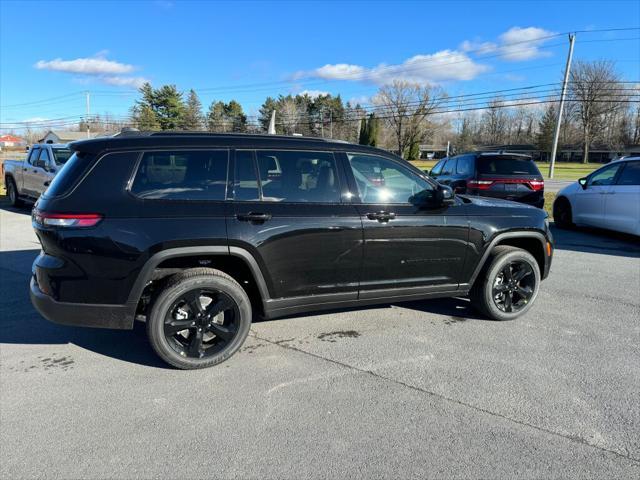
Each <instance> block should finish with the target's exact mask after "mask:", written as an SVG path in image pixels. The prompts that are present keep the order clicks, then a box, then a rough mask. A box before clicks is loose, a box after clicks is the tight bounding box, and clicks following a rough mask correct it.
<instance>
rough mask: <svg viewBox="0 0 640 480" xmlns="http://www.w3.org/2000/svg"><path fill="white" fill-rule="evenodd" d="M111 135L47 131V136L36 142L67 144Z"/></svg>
mask: <svg viewBox="0 0 640 480" xmlns="http://www.w3.org/2000/svg"><path fill="white" fill-rule="evenodd" d="M109 135H111V134H110V133H104V132H98V133H90V134H89V135H87V132H68V131H62V130H49V131H48V132H47V134H46V135H45V136H44V137H42V138H41V139H40V140H38V143H69V142H75V141H76V140H86V139H87V138H96V137H107V136H109Z"/></svg>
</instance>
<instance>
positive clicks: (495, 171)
mask: <svg viewBox="0 0 640 480" xmlns="http://www.w3.org/2000/svg"><path fill="white" fill-rule="evenodd" d="M476 163H477V165H478V173H479V174H480V175H538V176H539V175H540V170H538V167H536V164H535V163H533V160H531V159H528V158H526V157H525V158H523V157H509V156H508V155H500V156H495V157H492V156H488V155H487V156H481V157H478V159H477V161H476Z"/></svg>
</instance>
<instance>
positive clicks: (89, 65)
mask: <svg viewBox="0 0 640 480" xmlns="http://www.w3.org/2000/svg"><path fill="white" fill-rule="evenodd" d="M108 53H109V51H108V50H101V51H99V52H98V53H96V54H95V55H94V56H93V57H86V58H76V59H74V60H63V59H61V58H56V59H54V60H40V61H38V62H37V63H36V64H35V65H34V67H35V68H37V69H38V70H50V71H54V72H64V73H71V74H75V75H76V78H75V80H77V81H79V82H80V83H91V82H94V81H97V82H101V83H104V84H107V85H113V86H117V87H135V88H139V87H140V86H141V85H142V84H143V83H145V82H147V81H148V80H147V79H146V78H144V77H139V76H138V77H136V76H130V75H128V74H130V73H132V72H133V71H134V70H136V67H134V66H133V65H130V64H127V63H121V62H116V61H114V60H108V59H107V58H105V57H106V55H107V54H108Z"/></svg>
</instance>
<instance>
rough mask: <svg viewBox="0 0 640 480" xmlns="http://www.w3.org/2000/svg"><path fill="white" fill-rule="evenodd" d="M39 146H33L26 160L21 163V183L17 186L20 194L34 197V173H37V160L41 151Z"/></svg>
mask: <svg viewBox="0 0 640 480" xmlns="http://www.w3.org/2000/svg"><path fill="white" fill-rule="evenodd" d="M41 150H42V149H41V148H40V147H33V148H32V149H31V151H30V152H29V157H28V158H27V161H26V162H24V163H23V164H22V172H21V173H22V185H21V186H20V185H19V186H18V189H19V190H20V193H21V194H22V195H28V196H30V197H35V196H36V192H35V185H36V174H37V166H36V164H37V162H38V158H39V157H40V152H41Z"/></svg>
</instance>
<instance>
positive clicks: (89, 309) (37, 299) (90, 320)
mask: <svg viewBox="0 0 640 480" xmlns="http://www.w3.org/2000/svg"><path fill="white" fill-rule="evenodd" d="M30 297H31V303H32V304H33V306H34V307H35V309H36V310H37V311H38V312H39V313H40V315H42V316H43V317H44V318H46V319H47V320H49V321H50V322H53V323H59V324H61V325H72V326H76V327H94V328H113V329H119V330H128V329H131V328H133V319H134V309H135V306H134V308H131V306H130V305H103V304H91V303H67V302H57V301H55V300H54V299H53V298H51V297H50V296H48V295H46V294H45V293H43V292H42V290H40V288H39V287H38V285H37V283H36V281H35V278H31V288H30Z"/></svg>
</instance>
